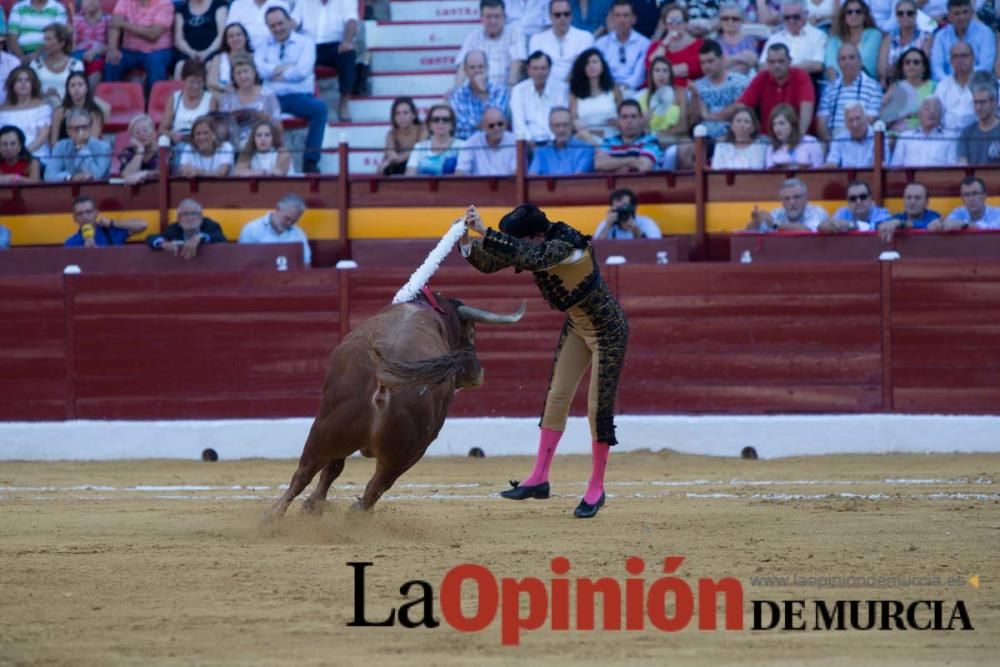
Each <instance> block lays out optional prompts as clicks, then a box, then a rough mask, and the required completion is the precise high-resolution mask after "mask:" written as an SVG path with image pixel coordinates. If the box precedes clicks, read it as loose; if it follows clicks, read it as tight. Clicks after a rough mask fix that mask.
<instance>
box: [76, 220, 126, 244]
mask: <svg viewBox="0 0 1000 667" xmlns="http://www.w3.org/2000/svg"><path fill="white" fill-rule="evenodd" d="M126 241H128V230H127V229H122V228H121V227H115V225H114V223H111V226H110V227H102V226H101V225H97V224H95V225H94V243H96V244H97V245H98V246H101V247H106V246H113V245H125V242H126ZM65 245H66V247H67V248H82V247H83V234H81V233H80V232H79V231H77V233H76V234H73V236H71V237H69V238H68V239H66V244H65Z"/></svg>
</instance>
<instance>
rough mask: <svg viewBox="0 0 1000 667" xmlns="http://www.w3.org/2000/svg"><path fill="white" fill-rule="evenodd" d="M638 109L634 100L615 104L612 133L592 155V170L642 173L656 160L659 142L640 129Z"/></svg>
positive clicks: (640, 112)
mask: <svg viewBox="0 0 1000 667" xmlns="http://www.w3.org/2000/svg"><path fill="white" fill-rule="evenodd" d="M643 124H644V121H643V118H642V110H641V109H640V108H639V103H638V102H636V101H635V100H625V101H624V102H622V103H621V104H619V105H618V128H619V130H620V133H619V135H618V136H616V137H608V138H606V139H605V140H604V141H603V142H602V143H601V147H600V148H599V149H598V151H597V154H596V155H594V170H595V171H598V172H608V173H615V174H627V173H637V172H638V173H644V172H647V171H651V170H653V169H654V168H655V167H656V166H657V164H658V163H659V162H660V157H661V156H660V144H659V142H658V141H657V140H656V137H654V136H653V135H652V134H648V133H644V132H643Z"/></svg>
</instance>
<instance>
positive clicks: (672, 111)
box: [635, 56, 687, 148]
mask: <svg viewBox="0 0 1000 667" xmlns="http://www.w3.org/2000/svg"><path fill="white" fill-rule="evenodd" d="M646 80H647V81H648V82H649V85H648V86H646V87H645V88H643V89H642V90H640V91H639V94H638V95H637V96H636V98H635V99H636V101H637V102H638V103H639V108H640V109H641V110H642V117H643V122H644V123H645V125H646V127H648V128H649V131H650V132H651V133H653V134H655V135H656V138H657V140H658V141H659V142H660V146H661V147H664V148H666V147H667V146H671V145H673V144H675V143H677V142H678V141H679V140H680V139H681V138H682V137H684V138H686V137H687V118H686V114H685V110H684V107H685V106H687V105H686V104H684V100H685V91H683V90H681V89H678V88H675V87H674V72H673V69H672V67H671V65H670V61H669V60H667V59H666V58H664V57H663V56H656V57H655V58H653V61H652V62H651V63H650V65H649V72H648V73H647V75H646Z"/></svg>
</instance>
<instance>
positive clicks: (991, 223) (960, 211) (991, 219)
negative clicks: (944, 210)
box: [948, 206, 1000, 229]
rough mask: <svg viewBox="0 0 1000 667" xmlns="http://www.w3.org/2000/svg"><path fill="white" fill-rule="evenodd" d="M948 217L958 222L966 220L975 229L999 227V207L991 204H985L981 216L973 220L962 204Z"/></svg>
mask: <svg viewBox="0 0 1000 667" xmlns="http://www.w3.org/2000/svg"><path fill="white" fill-rule="evenodd" d="M948 217H949V218H951V219H952V220H958V221H959V222H967V223H969V225H970V226H972V227H976V228H977V229H1000V208H995V207H993V206H987V207H986V212H985V213H983V217H982V218H980V219H979V220H977V221H975V222H973V221H972V216H971V215H969V210H968V209H967V208H965V207H964V206H960V207H959V208H956V209H955V210H954V211H952V212H951V215H949V216H948Z"/></svg>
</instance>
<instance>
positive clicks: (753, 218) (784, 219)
mask: <svg viewBox="0 0 1000 667" xmlns="http://www.w3.org/2000/svg"><path fill="white" fill-rule="evenodd" d="M778 197H780V198H781V208H776V209H774V210H773V211H771V212H770V213H768V212H767V211H762V210H760V209H759V208H758V207H756V206H754V207H753V212H752V213H751V214H750V223H749V224H748V225H747V229H748V230H750V231H754V232H815V231H817V230H819V226H820V225H822V224H823V223H825V222H826V221H827V219H829V217H830V216H829V214H828V213H827V212H826V211H825V210H824V209H822V208H820V207H819V206H816V205H815V204H810V203H809V191H808V189H807V188H806V184H805V183H803V182H802V181H801V180H799V179H797V178H789V179H787V180H785V181H784V182H783V183H782V184H781V187H780V188H779V189H778Z"/></svg>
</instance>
